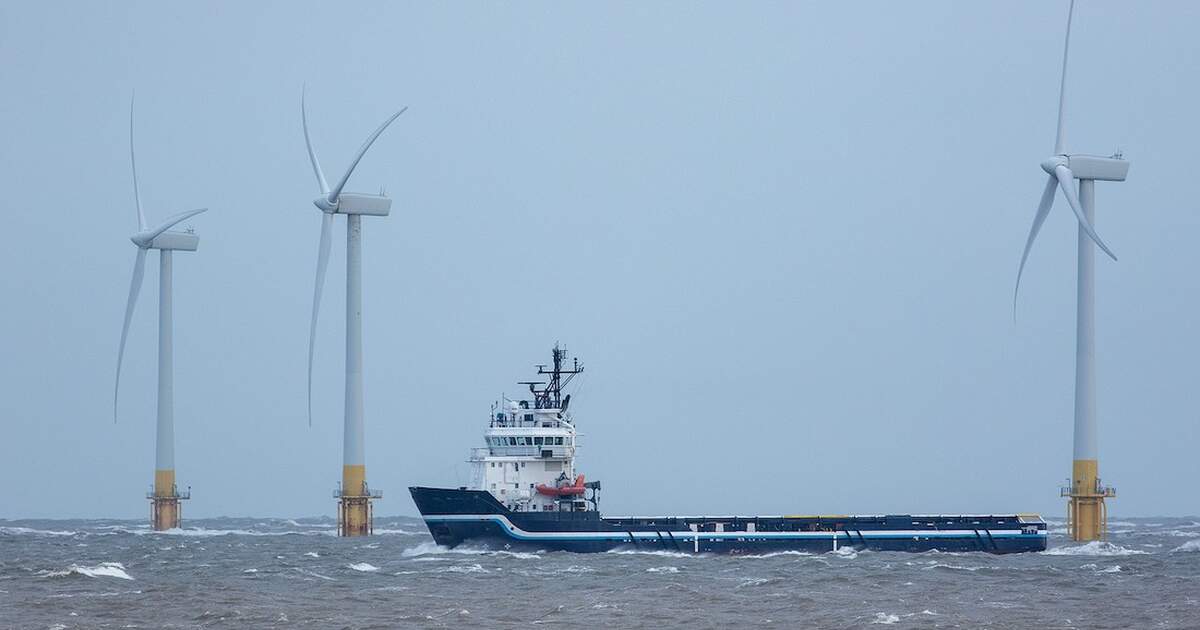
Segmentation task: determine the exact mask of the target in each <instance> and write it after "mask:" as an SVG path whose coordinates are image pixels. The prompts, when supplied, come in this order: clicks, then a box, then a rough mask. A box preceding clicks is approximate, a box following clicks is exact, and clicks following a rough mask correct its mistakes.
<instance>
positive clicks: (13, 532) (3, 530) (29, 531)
mask: <svg viewBox="0 0 1200 630" xmlns="http://www.w3.org/2000/svg"><path fill="white" fill-rule="evenodd" d="M76 533H78V532H70V531H59V530H53V529H34V528H32V527H0V534H8V535H10V536H20V535H32V536H74V535H75V534H76Z"/></svg>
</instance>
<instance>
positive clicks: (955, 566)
mask: <svg viewBox="0 0 1200 630" xmlns="http://www.w3.org/2000/svg"><path fill="white" fill-rule="evenodd" d="M921 568H922V569H953V570H955V571H978V570H980V569H985V568H987V567H968V566H963V565H961V564H943V563H941V562H935V563H933V564H930V565H929V566H926V567H921Z"/></svg>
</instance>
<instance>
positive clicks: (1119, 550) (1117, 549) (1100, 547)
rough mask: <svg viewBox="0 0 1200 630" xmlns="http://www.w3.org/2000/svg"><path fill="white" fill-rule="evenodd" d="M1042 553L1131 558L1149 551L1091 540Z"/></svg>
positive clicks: (1049, 554)
mask: <svg viewBox="0 0 1200 630" xmlns="http://www.w3.org/2000/svg"><path fill="white" fill-rule="evenodd" d="M1042 553H1044V554H1046V555H1048V556H1133V555H1141V554H1148V553H1150V552H1149V551H1141V550H1139V549H1129V548H1128V547H1122V546H1121V545H1116V544H1113V543H1110V542H1105V541H1100V540H1093V541H1092V542H1090V543H1085V544H1082V545H1072V546H1066V547H1054V548H1053V549H1047V550H1046V551H1043V552H1042Z"/></svg>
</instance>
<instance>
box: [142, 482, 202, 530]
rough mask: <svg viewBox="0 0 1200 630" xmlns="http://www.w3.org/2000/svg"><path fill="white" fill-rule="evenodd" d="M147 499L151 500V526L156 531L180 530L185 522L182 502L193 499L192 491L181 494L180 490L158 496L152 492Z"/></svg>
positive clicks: (174, 489) (188, 490) (189, 489)
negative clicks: (181, 524) (183, 521)
mask: <svg viewBox="0 0 1200 630" xmlns="http://www.w3.org/2000/svg"><path fill="white" fill-rule="evenodd" d="M146 498H147V499H150V526H151V527H152V528H153V529H154V530H155V531H160V532H161V531H164V530H168V529H179V525H180V523H181V522H182V520H183V509H182V506H181V504H180V501H187V500H188V499H190V498H192V489H191V488H188V489H187V490H184V491H183V492H180V491H179V489H178V488H172V489H171V494H158V493H156V492H154V491H153V490H151V491H150V492H147V493H146Z"/></svg>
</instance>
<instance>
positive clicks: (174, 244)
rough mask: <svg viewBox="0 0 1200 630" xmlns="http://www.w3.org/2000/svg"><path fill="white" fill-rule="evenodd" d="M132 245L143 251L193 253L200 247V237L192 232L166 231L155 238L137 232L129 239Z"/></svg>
mask: <svg viewBox="0 0 1200 630" xmlns="http://www.w3.org/2000/svg"><path fill="white" fill-rule="evenodd" d="M129 240H131V241H133V244H134V245H137V246H138V247H141V248H143V249H157V250H169V251H177V252H194V251H196V248H197V247H199V245H200V237H199V236H196V234H194V233H192V232H176V231H174V230H168V231H166V232H163V233H161V234H158V235H157V236H155V235H152V234H146V233H142V232H139V233H137V234H134V235H133V236H131V237H129Z"/></svg>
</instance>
